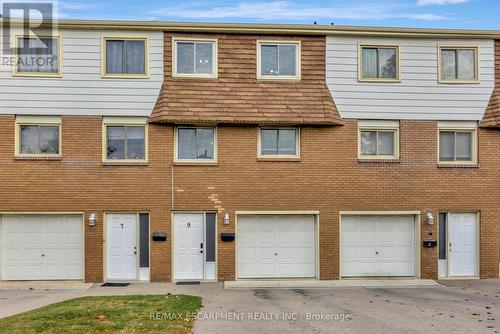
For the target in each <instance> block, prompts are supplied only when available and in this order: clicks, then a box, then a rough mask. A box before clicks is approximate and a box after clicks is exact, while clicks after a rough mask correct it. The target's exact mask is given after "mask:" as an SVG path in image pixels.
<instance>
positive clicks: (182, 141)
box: [176, 127, 216, 161]
mask: <svg viewBox="0 0 500 334" xmlns="http://www.w3.org/2000/svg"><path fill="white" fill-rule="evenodd" d="M176 159H177V160H198V161H203V160H209V161H215V159H216V158H215V128H201V127H200V128H194V127H179V128H177V150H176Z"/></svg>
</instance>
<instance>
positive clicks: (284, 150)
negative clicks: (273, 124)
mask: <svg viewBox="0 0 500 334" xmlns="http://www.w3.org/2000/svg"><path fill="white" fill-rule="evenodd" d="M296 140H297V138H296V130H295V129H279V130H278V154H282V155H295V154H296V153H297V147H296V146H297V141H296Z"/></svg>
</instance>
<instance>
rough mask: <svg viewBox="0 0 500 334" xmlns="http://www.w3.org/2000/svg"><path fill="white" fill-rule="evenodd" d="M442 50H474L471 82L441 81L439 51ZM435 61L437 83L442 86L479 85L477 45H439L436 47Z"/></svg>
mask: <svg viewBox="0 0 500 334" xmlns="http://www.w3.org/2000/svg"><path fill="white" fill-rule="evenodd" d="M442 49H454V50H474V51H475V60H476V62H475V64H474V66H475V76H476V78H475V79H472V80H463V79H457V80H444V79H442V77H441V76H442V74H441V67H442V65H441V50H442ZM437 59H438V83H442V84H478V83H480V79H479V46H478V45H446V44H440V45H438V47H437Z"/></svg>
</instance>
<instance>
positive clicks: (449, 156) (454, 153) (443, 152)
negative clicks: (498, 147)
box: [439, 130, 475, 163]
mask: <svg viewBox="0 0 500 334" xmlns="http://www.w3.org/2000/svg"><path fill="white" fill-rule="evenodd" d="M474 161H475V130H439V162H441V163H450V162H451V163H467V162H469V163H470V162H474Z"/></svg>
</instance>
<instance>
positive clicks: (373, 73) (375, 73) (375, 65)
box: [361, 47, 398, 79]
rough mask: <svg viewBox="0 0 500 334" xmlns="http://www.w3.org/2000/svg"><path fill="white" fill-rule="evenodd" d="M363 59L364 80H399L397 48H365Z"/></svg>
mask: <svg viewBox="0 0 500 334" xmlns="http://www.w3.org/2000/svg"><path fill="white" fill-rule="evenodd" d="M361 57H362V60H361V70H362V73H361V75H362V77H363V78H364V79H397V73H398V71H397V69H398V60H397V48H393V47H387V48H377V47H363V48H362V51H361Z"/></svg>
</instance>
